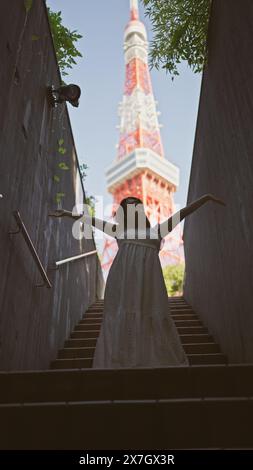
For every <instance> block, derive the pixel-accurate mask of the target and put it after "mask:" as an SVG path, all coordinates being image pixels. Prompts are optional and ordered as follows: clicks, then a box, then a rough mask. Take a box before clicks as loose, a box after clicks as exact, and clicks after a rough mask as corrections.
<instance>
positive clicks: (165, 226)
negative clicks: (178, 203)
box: [158, 194, 226, 238]
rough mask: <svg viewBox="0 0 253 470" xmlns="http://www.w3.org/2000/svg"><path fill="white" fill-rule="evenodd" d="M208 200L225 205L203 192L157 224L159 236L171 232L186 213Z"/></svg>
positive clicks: (191, 211) (193, 210)
mask: <svg viewBox="0 0 253 470" xmlns="http://www.w3.org/2000/svg"><path fill="white" fill-rule="evenodd" d="M208 201H213V202H216V203H217V204H221V205H223V206H225V205H226V204H225V202H224V201H222V200H221V199H218V198H217V197H215V196H213V195H212V194H205V195H204V196H202V197H200V198H199V199H196V201H194V202H192V203H191V204H188V206H186V207H184V208H183V209H181V210H179V211H178V212H176V213H175V214H173V215H172V216H171V217H170V218H169V219H167V220H165V221H164V222H162V223H161V224H160V225H158V233H159V236H160V237H161V238H163V237H165V236H166V235H168V233H169V232H171V231H172V230H173V229H174V228H175V227H176V225H178V224H179V223H180V222H181V221H182V220H183V219H185V217H188V215H190V214H192V213H193V212H195V211H196V210H197V209H199V208H200V207H201V206H203V205H204V204H206V203H207V202H208Z"/></svg>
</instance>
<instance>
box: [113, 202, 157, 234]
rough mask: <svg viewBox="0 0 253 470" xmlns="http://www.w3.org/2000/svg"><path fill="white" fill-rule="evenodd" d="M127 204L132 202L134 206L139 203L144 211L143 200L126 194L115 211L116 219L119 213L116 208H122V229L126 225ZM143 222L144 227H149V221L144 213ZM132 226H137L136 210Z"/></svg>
mask: <svg viewBox="0 0 253 470" xmlns="http://www.w3.org/2000/svg"><path fill="white" fill-rule="evenodd" d="M129 204H134V205H135V206H138V205H139V204H141V206H142V209H143V212H144V206H143V202H142V201H141V199H139V198H138V197H133V196H128V197H126V198H124V199H122V201H121V202H120V204H119V207H118V209H117V211H116V213H115V217H116V219H117V216H118V214H119V212H118V210H122V209H123V221H121V222H123V224H124V229H125V228H126V227H127V215H128V214H127V207H128V205H129ZM144 214H145V212H144ZM118 218H119V217H118ZM145 222H146V228H148V229H149V228H150V222H149V220H148V218H147V216H146V215H145ZM134 228H135V229H137V228H138V210H136V211H135V219H134Z"/></svg>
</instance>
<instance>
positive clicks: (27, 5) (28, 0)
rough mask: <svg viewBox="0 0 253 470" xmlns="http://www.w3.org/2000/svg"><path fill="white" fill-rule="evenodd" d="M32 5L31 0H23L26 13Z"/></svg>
mask: <svg viewBox="0 0 253 470" xmlns="http://www.w3.org/2000/svg"><path fill="white" fill-rule="evenodd" d="M32 6H33V0H24V7H25V11H26V13H29V11H30V10H31V8H32Z"/></svg>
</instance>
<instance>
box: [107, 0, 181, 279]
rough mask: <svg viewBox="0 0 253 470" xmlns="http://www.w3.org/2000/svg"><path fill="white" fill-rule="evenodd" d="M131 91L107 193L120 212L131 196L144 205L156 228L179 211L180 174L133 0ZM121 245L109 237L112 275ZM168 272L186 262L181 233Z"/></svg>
mask: <svg viewBox="0 0 253 470" xmlns="http://www.w3.org/2000/svg"><path fill="white" fill-rule="evenodd" d="M124 55H125V86H124V94H123V100H122V102H121V103H120V105H119V116H120V125H119V132H120V135H119V145H118V146H117V155H116V159H115V161H114V162H113V163H112V164H111V166H110V167H109V168H108V169H107V171H106V180H107V189H108V191H109V192H110V193H111V194H112V196H113V204H114V205H115V208H116V207H117V206H118V204H119V203H120V201H121V200H122V199H124V198H125V197H127V196H135V197H138V198H140V199H141V200H142V201H143V204H144V208H145V212H146V215H147V217H148V218H149V220H150V223H151V225H155V223H157V222H162V221H163V220H165V219H166V218H168V217H170V216H171V214H172V213H173V212H174V211H175V209H174V200H173V195H174V193H175V191H176V189H177V187H178V184H179V168H178V167H177V166H175V165H173V164H172V163H170V162H169V161H168V160H167V159H166V158H165V156H164V151H163V145H162V140H161V135H160V127H161V126H160V124H159V122H158V115H159V113H158V112H157V109H156V105H157V102H156V101H155V98H154V94H153V90H152V84H151V77H150V73H149V69H148V38H147V32H146V28H145V26H144V24H143V23H142V22H141V21H140V19H139V8H138V0H130V21H129V22H128V24H127V26H126V28H125V33H124ZM117 249H118V248H117V242H116V241H115V240H114V239H112V238H109V237H106V239H105V244H104V248H103V254H102V268H103V271H104V274H105V275H106V274H107V272H108V270H109V268H110V266H111V263H112V261H113V259H114V257H115V255H116V252H117ZM160 260H161V264H162V266H166V265H168V264H178V263H180V262H182V261H183V260H184V257H183V242H182V237H181V231H180V227H179V226H178V228H176V229H174V231H173V232H172V233H171V234H169V235H168V236H167V237H166V238H165V239H164V245H163V247H162V250H161V251H160Z"/></svg>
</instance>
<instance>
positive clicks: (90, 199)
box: [85, 196, 96, 217]
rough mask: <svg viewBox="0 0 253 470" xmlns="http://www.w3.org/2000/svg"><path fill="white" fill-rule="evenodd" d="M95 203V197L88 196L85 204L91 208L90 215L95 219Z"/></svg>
mask: <svg viewBox="0 0 253 470" xmlns="http://www.w3.org/2000/svg"><path fill="white" fill-rule="evenodd" d="M95 203H96V199H95V197H94V196H86V198H85V204H87V205H88V206H89V214H90V216H91V217H95Z"/></svg>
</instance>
